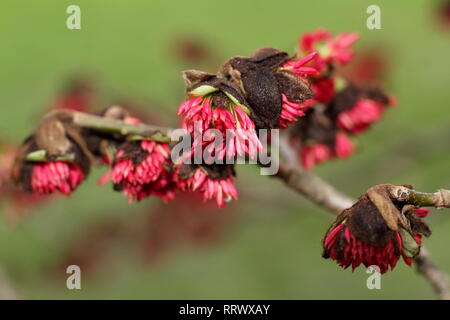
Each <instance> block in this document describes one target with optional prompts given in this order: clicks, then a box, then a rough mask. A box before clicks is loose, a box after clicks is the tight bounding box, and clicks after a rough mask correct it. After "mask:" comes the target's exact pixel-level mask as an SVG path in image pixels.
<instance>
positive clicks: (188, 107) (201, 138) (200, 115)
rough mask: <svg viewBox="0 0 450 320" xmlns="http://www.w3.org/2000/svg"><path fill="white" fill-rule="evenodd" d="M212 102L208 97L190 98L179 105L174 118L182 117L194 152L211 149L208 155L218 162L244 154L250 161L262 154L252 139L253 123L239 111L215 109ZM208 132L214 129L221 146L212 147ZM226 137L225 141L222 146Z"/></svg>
mask: <svg viewBox="0 0 450 320" xmlns="http://www.w3.org/2000/svg"><path fill="white" fill-rule="evenodd" d="M225 99H228V98H225ZM213 101H214V100H213V99H212V98H211V97H206V98H204V97H197V98H192V99H189V100H187V101H185V102H183V103H182V104H181V106H180V108H179V110H178V114H179V115H182V116H183V119H182V128H184V129H185V130H187V132H189V133H190V134H194V139H196V141H194V148H195V147H199V146H201V147H206V148H208V146H209V149H215V152H213V151H212V150H211V153H214V156H215V157H217V158H218V159H220V160H221V159H223V158H224V157H225V156H227V157H228V158H233V157H235V156H236V155H239V156H243V155H244V154H248V155H250V157H252V158H254V157H255V156H256V152H257V151H258V150H262V144H261V142H260V141H259V139H258V136H257V135H256V129H255V124H254V123H253V121H252V120H251V119H250V117H249V116H248V115H247V114H246V113H245V112H244V111H243V110H242V108H241V107H239V106H237V105H229V106H218V105H215V103H214V102H213ZM222 101H223V100H222ZM208 129H216V130H218V131H219V132H220V133H221V135H222V137H221V138H222V139H221V140H222V143H221V145H219V146H216V145H214V144H213V142H214V139H215V136H214V135H212V134H209V132H208V131H207V130H208ZM227 134H228V135H229V141H228V143H227V144H226V142H227V141H226V137H227ZM213 147H214V148H213ZM209 149H207V150H209ZM194 151H195V150H194Z"/></svg>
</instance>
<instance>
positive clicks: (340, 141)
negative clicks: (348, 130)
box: [335, 132, 355, 159]
mask: <svg viewBox="0 0 450 320" xmlns="http://www.w3.org/2000/svg"><path fill="white" fill-rule="evenodd" d="M354 151H355V147H354V146H353V143H352V141H351V140H350V139H349V137H348V136H347V135H346V134H345V133H343V132H338V133H337V134H336V142H335V152H336V156H337V157H338V158H341V159H345V158H348V157H349V156H350V155H351V154H352V153H353V152H354Z"/></svg>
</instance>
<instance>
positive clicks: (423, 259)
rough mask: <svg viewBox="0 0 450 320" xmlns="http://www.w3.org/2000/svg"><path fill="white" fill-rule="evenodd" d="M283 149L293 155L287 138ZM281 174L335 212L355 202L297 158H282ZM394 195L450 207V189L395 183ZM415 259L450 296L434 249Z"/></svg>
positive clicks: (433, 283) (420, 269) (441, 293)
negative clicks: (429, 189) (428, 189)
mask: <svg viewBox="0 0 450 320" xmlns="http://www.w3.org/2000/svg"><path fill="white" fill-rule="evenodd" d="M280 151H281V152H282V154H283V156H284V157H285V158H286V159H288V160H289V159H290V158H291V156H290V154H291V150H289V147H288V145H287V144H284V143H283V141H282V143H281V144H280ZM277 177H278V178H279V179H281V180H282V181H283V182H284V183H285V184H286V185H287V186H288V187H289V188H291V189H293V190H295V191H296V192H298V193H300V194H301V195H303V196H304V197H305V198H307V199H309V200H311V201H312V202H314V203H315V204H317V205H319V206H321V207H323V208H325V209H326V210H327V211H329V212H331V213H333V214H336V215H337V214H340V213H341V212H342V211H343V210H344V209H346V208H349V207H350V206H352V204H353V203H355V200H354V199H352V198H350V197H348V196H347V195H345V194H343V193H341V192H339V191H338V190H336V189H335V188H334V187H333V186H331V185H330V184H329V183H327V182H326V181H324V180H323V179H321V178H319V177H317V176H316V175H314V174H313V173H311V172H308V171H304V170H303V169H302V168H300V167H299V166H297V165H295V164H294V163H293V161H289V162H283V161H281V162H280V164H279V171H278V174H277ZM391 196H392V197H393V198H394V199H397V200H399V201H403V202H407V203H409V204H412V205H417V206H431V207H436V208H442V207H446V208H448V207H449V206H450V201H449V199H450V191H449V190H439V191H437V192H435V193H422V192H417V191H414V190H411V189H408V188H405V187H401V186H395V187H394V188H392V190H391ZM414 263H415V265H416V268H417V272H419V274H421V275H422V276H423V277H424V278H425V279H426V280H427V281H428V283H429V284H430V285H431V286H432V288H433V290H434V291H435V293H436V294H437V296H438V297H439V299H442V300H450V279H449V277H448V275H447V274H446V273H445V272H444V271H442V270H441V269H440V268H439V267H438V266H437V265H436V263H435V262H434V260H433V258H432V257H431V254H430V252H429V251H428V250H427V249H426V248H425V247H422V249H421V251H420V253H419V255H418V256H417V257H415V258H414Z"/></svg>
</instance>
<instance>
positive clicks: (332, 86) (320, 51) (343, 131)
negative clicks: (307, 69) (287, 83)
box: [291, 29, 393, 169]
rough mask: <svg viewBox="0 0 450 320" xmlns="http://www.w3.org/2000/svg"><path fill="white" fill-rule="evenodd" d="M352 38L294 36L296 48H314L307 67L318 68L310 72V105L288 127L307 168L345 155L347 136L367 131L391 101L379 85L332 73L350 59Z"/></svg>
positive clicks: (309, 50) (316, 33)
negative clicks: (299, 117)
mask: <svg viewBox="0 0 450 320" xmlns="http://www.w3.org/2000/svg"><path fill="white" fill-rule="evenodd" d="M357 39H358V35H357V34H355V33H341V34H339V35H338V36H336V37H333V36H332V35H331V33H330V32H328V31H327V30H324V29H319V30H317V31H314V32H312V33H307V34H305V35H303V36H302V37H301V38H300V40H299V47H298V52H300V53H301V54H311V53H314V52H317V54H315V55H314V56H313V59H312V60H311V61H310V62H309V63H308V65H309V66H311V67H313V68H315V69H316V70H318V71H319V73H318V74H310V81H311V89H312V92H313V99H312V100H313V101H312V102H310V104H311V107H310V108H309V109H308V110H307V111H306V115H305V117H304V118H302V119H301V121H299V122H298V124H297V125H296V126H295V128H294V129H293V130H292V131H291V134H292V143H293V145H294V146H296V148H298V150H299V159H300V162H301V164H302V165H303V167H304V168H306V169H311V168H313V167H314V166H315V165H316V164H318V163H322V162H325V161H328V160H330V159H332V158H335V157H337V158H342V159H345V158H347V157H349V156H350V155H351V154H352V153H353V152H354V150H355V146H354V145H353V143H352V141H351V140H350V137H349V136H351V135H357V134H361V133H363V132H364V131H366V130H367V129H369V128H370V126H371V125H372V124H373V123H374V122H377V121H379V120H380V119H381V117H382V115H383V113H384V111H385V109H386V107H387V106H388V105H390V104H392V103H393V101H392V99H390V98H388V96H387V95H386V94H384V93H383V92H382V91H381V90H380V89H379V88H377V87H372V85H371V86H365V85H364V84H358V85H357V84H355V83H351V82H349V81H346V80H344V78H343V77H341V75H340V74H339V72H337V71H336V70H337V67H338V66H343V65H347V64H348V63H349V62H350V61H351V60H352V58H353V56H354V51H353V50H352V49H351V46H352V45H353V43H354V42H355V41H356V40H357Z"/></svg>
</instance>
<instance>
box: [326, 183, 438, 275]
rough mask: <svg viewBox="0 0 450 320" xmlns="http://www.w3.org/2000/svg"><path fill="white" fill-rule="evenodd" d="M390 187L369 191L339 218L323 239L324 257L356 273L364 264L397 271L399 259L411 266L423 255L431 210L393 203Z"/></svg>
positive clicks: (376, 187) (382, 271)
mask: <svg viewBox="0 0 450 320" xmlns="http://www.w3.org/2000/svg"><path fill="white" fill-rule="evenodd" d="M391 187H392V186H391V185H378V186H375V187H373V188H371V189H369V190H368V191H367V192H366V193H365V194H364V195H362V196H361V197H360V198H359V199H358V201H357V202H356V203H355V204H354V205H353V206H352V207H350V208H348V209H345V210H344V211H343V212H342V213H341V214H340V215H339V216H338V217H337V218H336V221H335V222H334V223H333V225H332V226H331V228H330V229H329V230H328V232H327V234H326V236H325V238H324V240H323V248H324V251H323V257H324V258H331V259H332V260H335V261H336V262H337V263H338V264H339V265H340V266H341V267H343V268H348V267H350V266H351V267H352V269H353V270H355V268H357V267H358V266H359V265H361V264H362V265H364V266H365V267H366V268H367V267H369V266H378V267H379V268H380V272H381V273H385V272H386V271H388V270H389V268H391V270H392V269H394V267H395V266H396V264H397V262H398V260H399V259H400V257H403V260H404V261H405V263H406V264H407V265H411V259H412V258H413V257H415V256H417V255H418V254H419V252H420V246H421V245H422V236H427V237H428V236H430V235H431V231H430V229H429V228H428V226H427V225H426V223H425V222H423V221H422V218H423V217H425V216H426V214H428V210H426V209H421V208H420V209H411V208H410V207H409V205H406V204H402V203H399V202H394V201H393V200H392V198H391V197H390V190H391Z"/></svg>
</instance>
